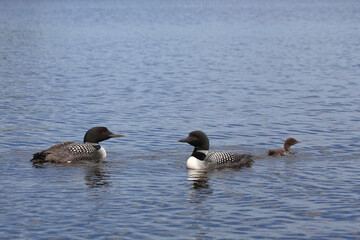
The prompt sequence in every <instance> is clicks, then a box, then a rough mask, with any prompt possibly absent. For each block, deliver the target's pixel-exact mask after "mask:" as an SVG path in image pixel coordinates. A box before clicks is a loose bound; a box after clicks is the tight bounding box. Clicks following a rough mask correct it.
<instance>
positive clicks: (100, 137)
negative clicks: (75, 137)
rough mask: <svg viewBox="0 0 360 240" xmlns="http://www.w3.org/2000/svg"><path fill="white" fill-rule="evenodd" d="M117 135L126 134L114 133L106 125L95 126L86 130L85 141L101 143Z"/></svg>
mask: <svg viewBox="0 0 360 240" xmlns="http://www.w3.org/2000/svg"><path fill="white" fill-rule="evenodd" d="M115 137H125V135H121V134H115V133H112V132H110V131H109V130H108V129H107V128H106V127H93V128H91V129H90V130H89V131H87V132H86V134H85V136H84V143H86V142H88V143H99V142H101V141H104V140H107V139H109V138H115Z"/></svg>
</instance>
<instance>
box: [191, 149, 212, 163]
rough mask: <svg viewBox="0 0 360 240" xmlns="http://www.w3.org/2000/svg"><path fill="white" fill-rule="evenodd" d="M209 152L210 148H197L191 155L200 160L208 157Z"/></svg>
mask: <svg viewBox="0 0 360 240" xmlns="http://www.w3.org/2000/svg"><path fill="white" fill-rule="evenodd" d="M208 152H209V151H208V150H197V148H195V149H194V151H193V152H192V154H191V156H193V157H195V158H197V159H198V160H200V161H203V160H204V159H205V158H206V155H207V154H208Z"/></svg>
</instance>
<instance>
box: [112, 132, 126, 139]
mask: <svg viewBox="0 0 360 240" xmlns="http://www.w3.org/2000/svg"><path fill="white" fill-rule="evenodd" d="M109 137H111V138H117V137H125V135H123V134H116V133H112V132H111V133H110V134H109Z"/></svg>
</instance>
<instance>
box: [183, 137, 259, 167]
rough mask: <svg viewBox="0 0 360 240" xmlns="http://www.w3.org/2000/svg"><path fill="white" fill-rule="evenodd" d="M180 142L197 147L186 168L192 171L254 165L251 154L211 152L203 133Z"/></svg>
mask: <svg viewBox="0 0 360 240" xmlns="http://www.w3.org/2000/svg"><path fill="white" fill-rule="evenodd" d="M179 142H186V143H188V144H190V145H192V146H194V147H195V148H194V151H193V153H192V154H191V156H190V157H189V159H188V160H187V162H186V166H187V167H188V168H190V169H196V170H202V169H213V168H225V167H250V166H251V164H252V163H253V160H252V155H250V154H239V153H232V152H218V151H209V145H210V144H209V139H208V137H207V136H206V134H205V133H203V132H202V131H193V132H191V133H189V136H188V137H187V138H184V139H181V140H179Z"/></svg>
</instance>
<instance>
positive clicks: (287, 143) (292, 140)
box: [284, 138, 300, 151]
mask: <svg viewBox="0 0 360 240" xmlns="http://www.w3.org/2000/svg"><path fill="white" fill-rule="evenodd" d="M297 143H300V141H298V140H296V139H295V138H288V139H286V141H285V143H284V149H285V151H290V147H291V146H292V145H295V144H297Z"/></svg>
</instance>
